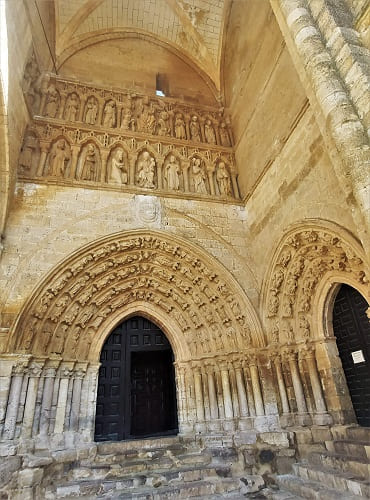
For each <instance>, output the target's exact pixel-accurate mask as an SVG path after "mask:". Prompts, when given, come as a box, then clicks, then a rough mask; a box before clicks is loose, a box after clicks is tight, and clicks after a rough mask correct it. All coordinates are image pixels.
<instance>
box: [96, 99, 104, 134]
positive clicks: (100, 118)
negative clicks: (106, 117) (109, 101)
mask: <svg viewBox="0 0 370 500" xmlns="http://www.w3.org/2000/svg"><path fill="white" fill-rule="evenodd" d="M97 99H98V106H99V108H98V117H97V119H96V122H95V125H98V126H99V127H101V126H102V122H103V111H104V104H105V102H104V99H101V98H100V97H98V98H97Z"/></svg>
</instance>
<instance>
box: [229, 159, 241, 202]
mask: <svg viewBox="0 0 370 500" xmlns="http://www.w3.org/2000/svg"><path fill="white" fill-rule="evenodd" d="M230 174H231V183H232V185H233V192H234V197H235V198H240V193H239V186H238V182H237V180H236V176H237V172H236V169H235V167H234V166H233V165H230Z"/></svg>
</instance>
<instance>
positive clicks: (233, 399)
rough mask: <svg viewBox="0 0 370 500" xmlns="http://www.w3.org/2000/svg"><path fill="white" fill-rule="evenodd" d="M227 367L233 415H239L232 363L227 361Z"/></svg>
mask: <svg viewBox="0 0 370 500" xmlns="http://www.w3.org/2000/svg"><path fill="white" fill-rule="evenodd" d="M228 368H229V380H230V386H231V397H232V401H233V412H234V417H239V416H240V409H239V398H238V389H237V386H236V377H235V371H234V366H233V364H232V363H229V365H228Z"/></svg>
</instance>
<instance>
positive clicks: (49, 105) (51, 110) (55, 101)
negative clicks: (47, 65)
mask: <svg viewBox="0 0 370 500" xmlns="http://www.w3.org/2000/svg"><path fill="white" fill-rule="evenodd" d="M58 106H59V93H58V91H57V89H56V88H55V85H53V84H51V85H49V88H48V90H47V95H46V106H45V116H49V117H50V118H55V116H56V114H57V111H58Z"/></svg>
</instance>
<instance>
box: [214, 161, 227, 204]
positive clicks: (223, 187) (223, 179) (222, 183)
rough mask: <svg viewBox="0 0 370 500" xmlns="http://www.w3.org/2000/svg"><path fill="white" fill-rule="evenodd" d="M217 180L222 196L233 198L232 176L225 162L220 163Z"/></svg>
mask: <svg viewBox="0 0 370 500" xmlns="http://www.w3.org/2000/svg"><path fill="white" fill-rule="evenodd" d="M216 180H217V184H218V189H219V190H220V194H221V195H223V196H231V182H230V175H229V172H228V171H227V169H226V165H225V163H224V162H223V161H220V163H219V164H218V167H217V171H216Z"/></svg>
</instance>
